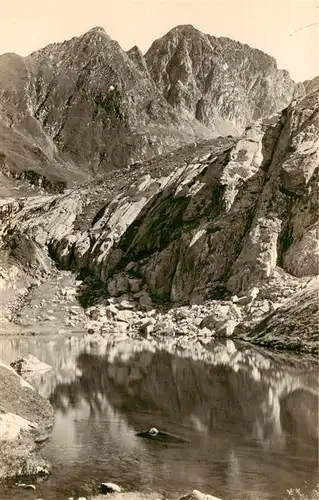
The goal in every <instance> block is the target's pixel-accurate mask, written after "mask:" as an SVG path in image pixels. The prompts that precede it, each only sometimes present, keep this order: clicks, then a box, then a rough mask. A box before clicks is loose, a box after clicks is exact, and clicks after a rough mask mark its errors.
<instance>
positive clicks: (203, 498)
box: [181, 490, 221, 500]
mask: <svg viewBox="0 0 319 500" xmlns="http://www.w3.org/2000/svg"><path fill="white" fill-rule="evenodd" d="M181 500H221V499H220V498H217V497H214V496H213V495H207V494H204V493H201V492H200V491H197V490H194V491H193V492H192V493H191V494H190V495H186V496H184V497H181Z"/></svg>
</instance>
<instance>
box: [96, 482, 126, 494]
mask: <svg viewBox="0 0 319 500" xmlns="http://www.w3.org/2000/svg"><path fill="white" fill-rule="evenodd" d="M100 489H101V493H120V492H121V491H122V488H121V487H120V486H118V485H117V484H115V483H101V486H100Z"/></svg>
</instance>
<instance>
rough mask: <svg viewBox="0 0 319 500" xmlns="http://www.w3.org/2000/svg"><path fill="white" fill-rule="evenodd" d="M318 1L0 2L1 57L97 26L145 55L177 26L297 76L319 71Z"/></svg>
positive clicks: (12, 0)
mask: <svg viewBox="0 0 319 500" xmlns="http://www.w3.org/2000/svg"><path fill="white" fill-rule="evenodd" d="M318 6H319V0H0V12H1V17H0V54H2V53H4V52H16V53H18V54H20V55H23V56H25V55H28V54H29V53H31V52H32V51H34V50H37V49H39V48H41V47H44V46H45V45H47V44H49V43H52V42H59V41H64V40H66V39H69V38H72V37H73V36H79V35H81V34H82V33H85V32H86V31H88V30H89V29H91V28H93V27H94V26H102V27H103V28H104V29H105V31H106V32H107V33H108V35H109V36H111V37H112V38H114V39H115V40H117V41H118V42H119V43H120V45H121V47H122V48H123V49H124V50H128V49H130V48H131V47H132V46H133V45H138V46H139V47H140V48H141V50H142V51H143V52H146V50H147V49H148V48H149V47H150V45H151V43H152V42H153V41H154V40H155V39H156V38H159V37H161V36H163V35H164V34H165V33H166V32H167V31H169V30H170V29H171V28H173V27H174V26H176V25H178V24H192V25H193V26H194V27H195V28H197V29H199V30H201V31H203V32H204V33H209V34H211V35H214V36H227V37H229V38H233V39H234V40H239V41H240V42H243V43H248V44H249V45H250V46H252V47H255V48H258V49H261V50H263V51H264V52H267V53H268V54H270V55H272V56H274V57H275V58H276V59H277V62H278V66H279V67H280V68H284V69H287V70H288V71H289V72H290V74H291V76H292V78H293V79H294V80H296V81H303V80H306V79H310V78H313V77H314V76H316V75H318V74H319V27H318V21H319V8H318Z"/></svg>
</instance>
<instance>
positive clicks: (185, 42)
mask: <svg viewBox="0 0 319 500" xmlns="http://www.w3.org/2000/svg"><path fill="white" fill-rule="evenodd" d="M145 60H146V62H147V67H148V69H149V72H150V74H151V75H152V77H153V79H154V81H155V82H156V83H157V84H158V85H159V88H161V89H162V91H163V94H164V96H165V97H166V99H167V100H168V102H170V103H171V104H172V105H173V106H174V107H177V108H178V109H181V110H184V111H187V112H188V113H190V114H191V115H192V116H194V117H196V118H197V119H198V120H199V121H201V122H202V123H204V124H205V125H207V126H214V125H216V124H218V122H219V121H220V120H221V119H223V120H225V121H227V122H229V123H231V124H232V125H233V126H234V127H235V128H236V129H237V130H240V131H243V129H244V128H245V126H247V124H248V123H249V122H251V121H254V120H256V119H258V118H262V117H265V116H268V115H271V114H273V113H275V112H277V111H278V110H279V109H280V108H283V107H286V106H287V105H288V104H289V102H290V99H291V97H292V95H293V89H294V84H293V81H292V80H291V78H290V76H289V73H288V72H287V71H284V70H279V69H278V68H277V63H276V61H275V59H274V58H273V57H270V56H268V55H267V54H265V53H264V52H262V51H260V50H258V49H252V48H251V47H249V46H248V45H246V44H242V43H240V42H236V41H234V40H231V39H229V38H225V37H220V38H216V37H214V36H211V35H206V34H204V33H202V32H200V31H198V30H197V29H195V28H194V27H193V26H192V25H185V26H177V27H175V28H173V29H172V30H171V31H169V32H168V33H167V34H166V35H165V36H163V37H162V38H161V39H159V40H156V41H155V42H154V43H153V44H152V46H151V47H150V49H149V50H148V52H147V53H146V55H145Z"/></svg>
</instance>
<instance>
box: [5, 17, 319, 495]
mask: <svg viewBox="0 0 319 500" xmlns="http://www.w3.org/2000/svg"><path fill="white" fill-rule="evenodd" d="M0 144H1V149H0V221H1V224H0V327H1V333H2V332H3V333H5V334H9V333H15V334H16V333H23V334H27V335H30V336H31V335H32V336H36V335H37V334H43V333H44V332H46V333H54V334H55V335H58V336H63V334H66V333H70V334H72V335H73V334H75V332H76V333H77V334H79V333H80V334H82V335H83V334H84V336H85V339H86V340H85V341H88V343H90V344H91V343H92V344H94V343H97V344H99V343H100V345H102V344H103V341H104V340H105V339H107V341H111V342H114V343H116V342H118V341H119V339H121V340H122V341H123V339H124V341H125V342H128V341H133V340H134V342H137V343H138V342H139V341H141V342H142V339H144V340H145V341H147V342H148V341H150V340H154V339H156V342H157V341H158V340H159V339H161V341H162V340H163V338H164V339H165V340H164V341H165V342H168V343H173V344H174V347H176V346H177V347H178V348H180V349H182V350H184V351H186V350H187V352H189V351H192V350H193V351H194V352H193V351H192V354H191V355H190V356H194V355H195V354H194V353H195V352H196V350H197V349H198V346H201V349H202V348H203V349H204V350H205V349H206V347H207V349H208V348H209V346H211V344H212V342H215V341H216V342H218V341H219V342H221V341H220V340H218V339H220V338H223V339H225V338H226V339H228V338H229V337H231V338H232V339H233V340H232V341H230V340H229V342H231V343H229V344H228V345H229V346H230V345H234V346H235V343H234V342H237V340H238V341H240V342H239V343H241V342H242V341H243V342H246V343H248V342H249V343H254V344H257V345H261V346H266V347H270V348H271V347H272V348H277V349H290V350H297V351H303V352H307V353H317V352H318V319H319V301H318V293H319V285H318V278H317V277H316V276H317V274H318V267H319V246H318V209H319V205H318V203H319V202H318V200H319V190H318V185H319V184H318V164H319V162H318V160H319V85H318V78H315V79H314V80H312V81H307V82H303V83H299V84H295V83H294V82H293V81H292V80H291V78H290V76H289V74H288V73H287V72H286V71H284V70H280V69H278V68H277V64H276V62H275V60H274V59H273V58H272V57H270V56H268V55H266V54H264V53H263V52H261V51H259V50H257V49H252V48H250V47H249V46H247V45H243V44H240V43H239V42H235V41H233V40H230V39H228V38H216V37H213V36H211V35H205V34H203V33H201V32H199V31H198V30H196V29H195V28H194V27H193V26H178V27H176V28H174V29H172V30H171V31H170V32H169V33H167V34H166V35H165V36H163V37H162V38H161V39H159V40H156V41H155V42H154V43H153V44H152V46H151V47H150V49H149V50H148V52H147V53H146V54H143V53H142V52H141V51H140V49H139V48H138V47H136V46H135V47H133V48H132V49H131V50H129V51H127V52H124V51H123V50H122V49H121V47H120V46H119V44H118V43H117V42H116V41H114V40H112V39H111V38H110V37H109V36H108V35H107V34H106V33H105V31H104V30H103V29H102V28H94V29H92V30H90V31H89V32H88V33H86V34H84V35H82V36H80V37H76V38H73V39H71V40H69V41H65V42H63V43H57V44H52V45H49V46H47V47H45V48H44V49H42V50H39V51H37V52H35V53H33V54H31V55H30V56H28V57H24V58H23V57H20V56H18V55H16V54H4V55H2V56H1V57H0ZM87 338H88V339H89V340H87ZM227 342H228V340H226V346H227ZM194 346H197V347H196V349H195V348H194V349H193V347H194ZM234 348H235V347H234ZM205 352H206V351H205ZM309 356H310V354H309ZM11 361H12V359H11V360H10V362H11ZM47 361H49V363H50V365H51V360H47ZM0 365H1V363H0ZM50 365H49V364H48V363H44V360H38V359H37V358H35V357H34V353H33V352H32V353H31V352H25V353H20V352H19V355H18V358H17V359H16V360H15V361H14V362H13V363H12V365H11V366H12V367H13V368H14V369H15V370H16V371H14V370H13V368H11V367H10V366H8V365H1V366H0V368H1V374H0V382H1V381H2V384H1V383H0V389H1V391H2V393H1V394H2V395H3V401H4V402H2V401H1V408H0V417H1V418H2V420H3V422H4V425H5V427H4V431H3V432H2V435H1V436H0V438H1V440H2V441H3V443H2V444H3V446H2V449H3V450H4V451H3V453H2V452H1V453H2V455H1V457H3V464H4V465H3V466H2V468H1V466H0V480H2V479H5V478H7V477H9V476H12V477H16V476H25V475H30V474H37V473H38V472H37V471H40V472H41V470H42V469H41V466H40V465H39V464H36V463H35V462H33V459H34V460H36V458H34V457H36V455H35V454H34V452H35V451H36V450H37V448H38V444H39V443H40V441H41V442H42V438H43V439H46V438H47V435H48V434H49V431H50V428H51V426H52V411H51V408H50V405H49V403H48V402H46V401H45V400H44V399H42V397H40V396H38V395H37V393H36V392H35V391H33V389H32V387H31V386H30V385H28V386H27V387H26V386H25V385H24V384H25V382H24V381H23V379H22V378H21V376H22V377H25V376H26V377H28V379H29V381H30V382H31V383H33V382H34V383H35V384H37V383H38V382H37V381H38V380H39V378H38V372H41V373H42V375H43V377H44V376H45V375H44V374H45V373H47V372H48V374H49V375H47V376H48V377H49V376H51V378H54V377H55V373H54V370H52V369H51V366H50ZM74 370H75V372H76V377H78V376H79V377H80V375H79V372H78V369H74ZM76 370H77V371H76ZM34 371H36V372H37V373H36V374H34ZM16 372H17V373H16ZM32 374H33V376H32V377H30V375H32ZM41 380H42V378H41ZM3 381H4V382H3ZM8 391H9V392H10V391H11V392H10V394H9V392H8ZM11 393H12V394H11ZM12 395H15V396H16V397H18V398H20V399H19V401H20V403H19V404H20V407H19V404H18V403H17V402H13V400H12ZM53 403H54V401H53ZM1 411H2V413H1ZM0 420H1V419H0ZM0 423H1V422H0ZM0 427H1V425H0ZM145 428H148V427H145ZM150 428H151V427H150ZM163 431H164V433H165V429H164V430H163ZM161 432H162V431H161ZM19 443H22V445H23V447H22V449H21V450H22V451H21V453H20V452H19V451H18V444H19ZM30 456H31V459H30V460H31V461H29V458H30ZM1 465H2V464H1ZM38 465H39V467H38ZM44 469H45V471H47V470H48V469H47V466H45V467H44ZM103 484H109V483H103ZM110 484H112V483H110ZM112 491H113V490H112ZM112 495H113V493H112ZM114 495H115V496H114V498H115V497H116V498H123V499H124V498H133V497H130V496H129V493H127V494H126V493H120V495H121V496H116V493H114ZM125 495H126V496H125ZM143 495H144V494H143ZM143 495H142V496H141V498H144V496H143ZM145 498H146V497H145ZM184 498H190V499H191V498H192V499H193V498H194V499H195V498H196V499H202V498H203V499H204V498H205V499H206V498H207V500H208V499H210V498H216V497H211V496H209V495H207V496H206V495H203V494H201V493H199V492H196V490H195V492H193V494H191V495H190V496H188V497H184Z"/></svg>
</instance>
